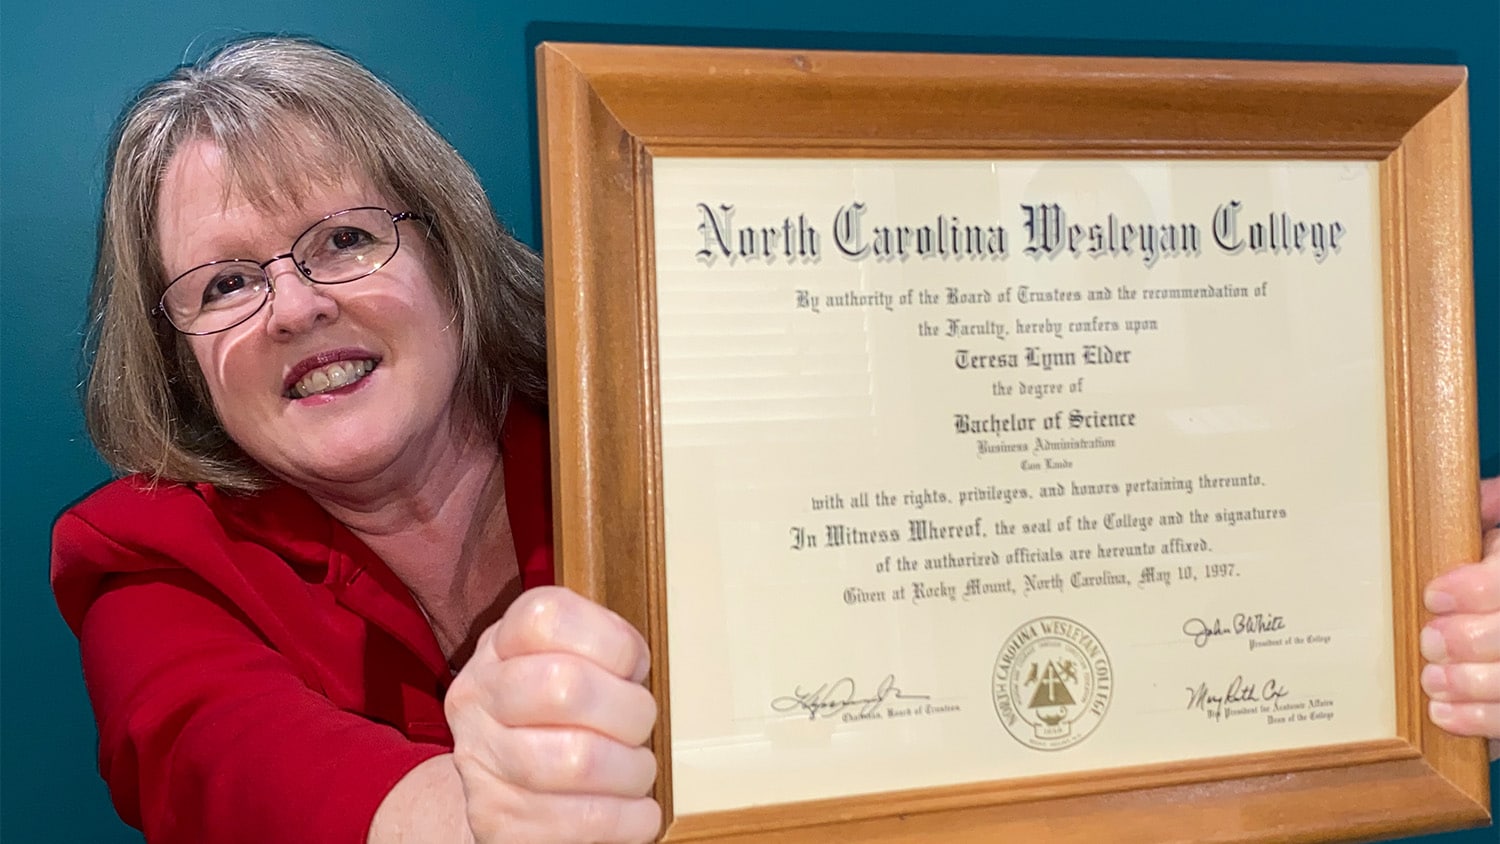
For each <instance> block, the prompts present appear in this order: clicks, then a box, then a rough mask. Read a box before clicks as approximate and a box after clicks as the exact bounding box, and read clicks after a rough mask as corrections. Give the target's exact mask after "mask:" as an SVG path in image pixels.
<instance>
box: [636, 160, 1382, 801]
mask: <svg viewBox="0 0 1500 844" xmlns="http://www.w3.org/2000/svg"><path fill="white" fill-rule="evenodd" d="M1374 170H1375V168H1374V167H1373V165H1370V164H1366V163H1362V162H1287V161H1276V162H1235V163H1231V162H1216V161H1203V162H1170V163H1169V162H1159V161H1158V162H1143V161H869V160H849V159H843V160H836V161H827V160H768V159H758V160H745V159H734V160H728V161H726V160H723V159H703V158H658V159H656V161H655V162H654V182H653V196H654V202H655V204H654V208H655V219H656V244H655V246H656V248H655V255H656V296H657V313H658V325H659V329H658V337H659V344H660V379H661V430H662V443H663V447H662V468H663V473H662V490H663V500H664V512H665V514H666V518H667V528H668V529H667V533H666V536H667V542H666V577H667V584H668V590H667V596H668V602H667V614H668V618H669V619H671V622H672V623H671V624H670V625H669V627H668V630H669V638H668V648H669V650H668V658H669V660H670V664H671V665H672V666H673V674H674V678H675V679H674V681H673V683H672V688H671V695H672V698H671V709H672V712H673V713H674V716H675V717H674V722H673V726H674V729H673V748H672V753H673V757H672V758H673V765H674V769H675V781H674V788H675V799H676V806H677V808H678V810H679V811H683V812H692V811H708V810H722V809H729V808H739V807H743V806H753V805H759V804H764V803H768V802H782V801H788V800H793V799H810V798H823V797H845V796H850V795H853V794H865V793H872V792H881V791H894V790H899V789H902V788H911V787H923V786H935V785H950V784H954V783H962V782H974V781H987V780H1000V779H1007V778H1016V777H1024V776H1033V775H1038V774H1051V773H1063V772H1075V771H1080V770H1090V769H1097V768H1105V767H1121V766H1129V765H1142V764H1148V763H1161V762H1171V761H1177V760H1182V759H1191V758H1201V757H1204V756H1228V755H1233V754H1238V753H1245V752H1248V751H1255V750H1258V751H1265V750H1283V749H1290V748H1298V747H1307V746H1313V745H1325V744H1337V743H1347V742H1356V741H1361V740H1368V739H1377V738H1393V737H1394V736H1395V735H1396V714H1395V707H1394V676H1393V664H1394V663H1393V656H1392V649H1393V646H1394V643H1393V641H1392V638H1391V636H1390V633H1389V631H1390V629H1391V579H1390V549H1389V533H1390V531H1389V525H1388V512H1389V501H1388V496H1387V494H1386V490H1387V488H1388V479H1387V477H1386V463H1385V455H1386V453H1387V443H1386V419H1385V409H1384V398H1383V396H1384V388H1383V379H1384V371H1385V368H1384V356H1383V354H1382V344H1383V340H1382V336H1381V332H1380V324H1381V323H1380V318H1379V315H1380V307H1381V302H1380V290H1381V288H1380V284H1379V281H1378V279H1379V277H1380V273H1379V265H1378V258H1379V232H1380V228H1379V221H1378V219H1377V217H1376V208H1377V204H1376V201H1375V181H1374V175H1375V173H1374ZM1358 279H1363V280H1364V281H1363V282H1358V281H1355V280H1358ZM792 759H795V760H797V761H796V762H795V763H792V762H790V761H789V760H792Z"/></svg>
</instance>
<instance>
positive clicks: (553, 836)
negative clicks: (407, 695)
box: [446, 587, 661, 844]
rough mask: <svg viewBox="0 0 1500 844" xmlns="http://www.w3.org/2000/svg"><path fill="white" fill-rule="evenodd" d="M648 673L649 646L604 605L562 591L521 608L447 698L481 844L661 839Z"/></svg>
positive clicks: (522, 600)
mask: <svg viewBox="0 0 1500 844" xmlns="http://www.w3.org/2000/svg"><path fill="white" fill-rule="evenodd" d="M649 668H650V653H649V651H648V650H647V647H646V640H645V639H644V638H643V637H642V636H641V634H640V633H638V632H637V631H636V630H635V629H634V628H633V627H631V626H630V624H628V623H627V622H626V621H625V620H624V619H622V618H620V617H619V616H618V615H616V614H614V613H613V612H610V611H609V610H607V609H605V608H603V607H601V606H599V605H598V604H595V603H593V602H591V601H589V600H587V599H585V598H583V597H581V596H579V595H578V594H576V593H574V592H571V591H568V590H566V589H563V588H560V587H543V588H537V589H531V590H528V591H526V592H524V593H522V594H521V596H520V597H519V598H517V599H516V601H515V603H514V604H512V605H511V607H510V609H509V610H507V611H506V613H505V616H504V617H503V618H501V619H500V621H498V622H496V623H495V625H494V626H492V627H491V628H490V629H489V630H487V631H485V632H484V634H483V635H482V636H481V637H480V639H479V644H478V647H477V648H476V649H475V652H474V656H473V658H471V659H470V660H469V662H468V664H467V665H465V666H464V668H463V670H462V671H460V672H459V674H458V676H457V677H455V678H454V680H453V685H452V687H451V688H450V689H449V690H448V696H447V700H446V708H447V716H448V725H449V727H450V728H451V729H452V731H453V738H454V743H455V745H454V752H453V761H454V765H455V766H456V767H457V769H458V773H459V776H460V777H461V778H462V780H463V787H464V798H465V801H466V803H467V810H468V818H469V826H470V828H471V830H472V831H473V834H474V840H475V841H476V842H478V844H486V843H487V842H498V841H505V842H579V841H587V842H645V841H653V840H655V838H656V834H657V831H658V830H659V829H660V827H661V808H660V807H659V806H658V805H657V803H656V801H655V800H653V799H651V797H650V796H649V794H650V791H651V786H652V784H653V783H654V781H655V779H656V757H655V756H654V755H653V754H652V753H651V750H650V749H649V748H647V747H645V746H644V745H645V742H646V739H647V738H648V737H649V736H650V734H651V729H652V727H653V725H654V724H655V722H656V701H655V700H654V699H653V698H652V697H651V693H650V692H649V691H647V690H646V689H645V688H644V687H643V686H642V685H641V682H642V681H643V680H644V679H645V677H646V673H647V671H648V670H649Z"/></svg>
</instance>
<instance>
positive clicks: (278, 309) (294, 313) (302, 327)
mask: <svg viewBox="0 0 1500 844" xmlns="http://www.w3.org/2000/svg"><path fill="white" fill-rule="evenodd" d="M266 276H267V278H269V279H270V282H271V291H270V296H271V301H270V303H269V305H270V309H271V316H270V318H269V319H268V320H267V321H266V329H267V330H268V331H270V332H271V334H272V335H273V336H287V335H292V334H299V333H301V332H303V331H307V330H309V329H311V328H313V327H314V326H316V325H317V324H318V323H320V322H332V321H333V320H335V319H337V318H338V313H339V306H338V302H337V301H336V300H335V299H334V298H333V297H332V296H330V295H329V292H330V288H328V287H326V286H324V285H321V284H318V283H316V282H314V281H312V280H311V279H309V278H308V277H307V276H305V275H303V274H302V272H301V271H300V270H298V269H297V266H296V264H295V263H294V262H293V260H292V259H291V258H286V259H278V260H276V261H273V262H272V263H270V264H268V265H267V266H266Z"/></svg>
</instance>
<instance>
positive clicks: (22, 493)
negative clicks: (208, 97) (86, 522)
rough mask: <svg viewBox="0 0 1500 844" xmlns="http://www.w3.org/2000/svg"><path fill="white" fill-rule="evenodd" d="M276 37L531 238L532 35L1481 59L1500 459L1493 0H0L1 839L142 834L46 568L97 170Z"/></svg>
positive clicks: (88, 457) (1491, 349)
mask: <svg viewBox="0 0 1500 844" xmlns="http://www.w3.org/2000/svg"><path fill="white" fill-rule="evenodd" d="M266 31H278V32H287V33H295V34H305V35H311V36H313V37H316V38H318V39H320V40H323V41H326V42H328V43H331V44H333V45H335V46H337V47H340V48H343V49H345V50H348V51H349V52H351V53H353V54H354V55H355V56H356V57H358V58H359V59H361V60H362V61H364V62H365V63H366V64H368V65H370V66H371V67H372V68H374V69H375V70H376V71H377V72H378V73H380V74H382V75H383V76H385V77H386V78H387V79H389V80H390V81H391V82H392V83H393V84H394V85H395V86H396V88H397V89H399V90H400V91H402V92H404V93H405V94H406V95H408V96H409V97H410V98H411V99H412V100H413V101H415V103H416V104H417V107H418V108H419V109H420V110H421V111H422V112H424V113H425V114H426V115H427V116H428V117H429V118H430V119H431V120H432V121H433V123H434V124H435V125H436V126H437V127H438V129H439V130H440V131H442V132H443V133H444V134H445V135H447V137H448V138H449V139H450V140H451V141H452V142H453V143H454V144H455V145H456V146H457V147H458V149H459V151H460V152H462V153H463V154H464V155H465V156H466V157H467V158H468V159H469V161H471V162H472V163H473V164H474V166H475V167H476V168H477V169H478V171H479V174H480V176H481V178H482V179H483V180H484V184H485V187H486V188H487V189H488V191H489V193H490V197H491V199H492V200H493V202H494V205H495V208H496V210H497V211H498V213H499V214H500V215H501V217H503V218H504V219H505V220H507V221H508V222H509V223H510V224H511V225H512V226H513V227H514V229H515V230H516V232H517V234H518V235H519V236H520V237H521V239H522V240H525V241H527V242H529V243H531V244H533V245H539V243H540V240H541V232H540V223H539V220H538V215H537V208H538V202H539V200H538V197H537V190H538V188H537V172H536V153H535V144H534V142H533V140H532V138H533V136H534V132H535V129H536V121H535V116H534V115H535V96H534V94H533V81H534V80H533V75H532V69H531V47H532V46H533V45H534V44H535V43H536V42H537V41H539V40H543V39H558V40H585V39H588V40H610V41H639V42H659V43H701V44H723V45H758V46H777V47H787V46H795V47H808V48H819V47H823V48H849V49H877V50H919V51H945V52H1009V53H1058V54H1104V55H1109V54H1113V55H1141V56H1184V57H1228V58H1274V59H1309V60H1317V59H1336V60H1349V61H1381V62H1434V63H1444V64H1465V65H1468V66H1469V69H1470V74H1471V76H1470V114H1471V131H1472V150H1473V179H1474V194H1473V196H1474V269H1475V278H1476V280H1477V281H1476V303H1477V308H1478V326H1479V328H1478V356H1479V396H1480V421H1481V429H1480V453H1481V455H1482V456H1483V457H1484V458H1485V466H1486V471H1487V473H1489V474H1494V473H1496V472H1500V280H1497V275H1500V267H1497V246H1496V244H1497V237H1496V235H1497V233H1500V195H1497V181H1500V179H1497V166H1500V161H1497V150H1500V139H1497V126H1496V118H1497V112H1500V90H1497V89H1500V86H1497V81H1500V80H1497V77H1500V68H1497V42H1500V12H1497V3H1496V0H1468V1H1467V2H1466V1H1465V0H1401V2H1395V0H1322V2H1309V3H1297V2H1286V3H1273V2H1266V0H1261V1H1260V2H1248V3H1246V2H1223V3H1203V2H1198V1H1197V0H1163V2H1154V3H1153V2H1143V1H1142V0H1120V2H1109V1H1108V0H1073V1H1072V2H1067V3H1047V2H1030V3H1019V2H1008V0H992V1H991V2H970V3H954V2H941V0H923V2H912V3H894V2H892V3H880V2H847V0H823V2H816V0H760V2H727V3H703V4H686V3H666V2H656V1H655V0H637V2H634V3H605V2H584V1H583V0H553V2H546V3H542V2H502V0H453V2H447V3H429V2H388V0H387V1H386V2H381V1H380V0H364V1H363V2H351V0H304V2H287V0H263V1H262V2H226V1H225V0H197V2H193V1H192V0H173V1H172V2H130V3H125V2H115V3H105V2H78V0H30V2H14V0H3V4H0V203H3V212H0V214H3V220H0V285H3V288H0V290H3V296H0V325H3V330H0V361H3V367H0V398H3V415H0V444H3V451H0V490H3V510H0V526H3V527H0V642H3V672H0V691H3V696H0V715H3V719H4V721H3V724H4V729H3V735H0V755H3V760H0V776H3V779H0V801H3V807H0V839H3V840H4V841H5V842H8V844H22V843H23V842H42V841H46V842H101V844H105V843H107V842H126V841H139V840H140V838H139V835H138V834H136V833H135V832H133V831H131V830H129V829H127V828H126V827H124V826H123V825H122V824H121V823H120V822H119V821H118V820H117V819H116V818H115V816H114V813H113V811H112V809H111V806H110V804H109V800H108V797H107V795H106V792H105V789H104V787H103V785H102V783H101V782H100V780H99V778H98V775H97V773H96V771H95V762H94V745H95V735H94V726H93V720H92V717H91V715H90V713H89V710H88V704H87V700H86V698H85V695H84V691H83V685H82V682H81V680H80V676H79V671H78V661H77V651H76V646H75V643H74V641H73V639H72V637H71V636H70V635H69V633H68V631H67V630H66V628H65V627H64V626H63V624H62V622H61V621H60V620H59V618H58V616H57V611H56V609H55V607H54V605H53V604H52V599H51V595H50V592H49V591H48V588H47V577H46V573H47V549H48V528H49V525H50V523H51V522H52V520H53V518H54V517H55V516H56V515H57V513H58V512H59V511H60V510H62V509H63V508H64V507H66V506H67V505H68V504H69V503H70V502H71V501H73V500H75V499H76V498H78V497H79V496H80V495H82V494H83V493H84V492H86V491H87V490H89V489H90V488H91V487H93V486H95V485H97V484H99V483H100V482H102V481H103V480H105V478H106V477H107V473H106V470H105V468H104V467H103V466H102V465H101V464H100V463H99V462H98V460H97V459H96V458H95V457H94V455H93V452H92V450H91V448H90V446H89V444H88V442H87V439H86V437H85V436H84V433H83V426H82V421H81V416H80V413H79V410H78V405H77V401H76V384H77V382H78V378H79V368H78V353H77V348H78V345H79V338H80V327H81V323H82V320H83V315H84V298H85V294H86V290H87V286H88V281H89V272H90V268H91V265H92V255H93V242H94V237H95V215H96V211H97V202H98V197H99V192H100V188H101V184H102V161H103V157H104V153H105V144H106V141H107V136H108V133H109V130H110V126H111V123H112V121H113V120H114V118H115V116H116V114H117V112H118V111H119V109H120V107H121V106H122V104H123V103H124V102H125V100H126V99H127V98H128V97H129V96H130V94H131V93H132V92H133V91H134V90H135V89H137V88H138V87H139V86H141V85H142V84H144V83H146V82H147V81H149V80H151V79H153V78H155V77H158V76H160V75H162V74H163V73H165V72H166V71H167V70H169V69H170V68H171V67H172V66H173V65H175V64H176V63H178V62H179V61H181V60H182V59H183V58H184V56H193V55H197V54H198V53H199V52H200V51H201V49H202V48H203V46H204V45H208V44H213V43H217V42H220V41H222V40H224V39H226V38H229V37H233V36H236V35H241V34H249V33H254V32H266ZM1496 773H1497V774H1500V772H1496ZM1496 779H1497V780H1500V776H1497V777H1496ZM1495 799H1496V804H1497V805H1500V795H1496V798H1495ZM1328 810H1329V811H1330V812H1337V811H1338V807H1337V806H1329V807H1328ZM1416 840H1421V841H1426V842H1442V844H1479V843H1480V842H1484V844H1494V842H1496V841H1497V840H1500V834H1497V830H1496V828H1495V827H1490V828H1489V829H1486V830H1476V831H1470V832H1465V833H1455V834H1451V835H1445V836H1435V837H1430V838H1424V839H1416Z"/></svg>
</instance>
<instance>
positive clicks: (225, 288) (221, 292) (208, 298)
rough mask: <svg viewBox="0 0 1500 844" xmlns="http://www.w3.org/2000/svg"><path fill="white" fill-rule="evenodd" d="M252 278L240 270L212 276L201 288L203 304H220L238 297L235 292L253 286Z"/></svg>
mask: <svg viewBox="0 0 1500 844" xmlns="http://www.w3.org/2000/svg"><path fill="white" fill-rule="evenodd" d="M254 283H255V282H254V279H252V278H250V277H249V276H247V275H245V274H244V273H241V272H231V273H222V274H220V275H216V276H214V277H213V279H212V280H211V281H209V283H208V284H207V285H205V286H204V288H203V304H205V305H216V304H217V305H222V304H224V302H225V301H227V300H229V299H233V298H238V297H237V296H236V295H235V294H237V293H240V292H241V291H244V290H247V289H249V288H250V287H252V286H254Z"/></svg>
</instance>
